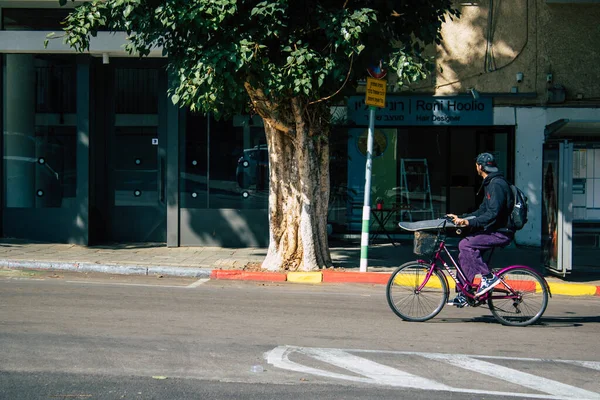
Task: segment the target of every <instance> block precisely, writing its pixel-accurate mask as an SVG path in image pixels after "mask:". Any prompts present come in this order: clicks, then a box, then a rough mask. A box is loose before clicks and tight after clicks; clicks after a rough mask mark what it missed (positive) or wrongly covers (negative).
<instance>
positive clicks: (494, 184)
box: [465, 172, 514, 232]
mask: <svg viewBox="0 0 600 400" xmlns="http://www.w3.org/2000/svg"><path fill="white" fill-rule="evenodd" d="M481 187H482V188H483V190H484V192H483V202H482V203H481V205H480V206H479V209H478V210H477V211H475V212H473V213H470V214H466V215H465V216H466V217H468V216H474V217H476V218H474V219H470V220H469V226H471V227H473V228H478V229H477V230H479V229H481V230H483V231H486V232H494V231H498V230H500V231H510V232H513V230H512V229H510V226H511V224H510V212H511V211H512V204H513V202H514V200H513V194H512V190H511V189H510V187H509V186H508V182H507V181H506V179H505V178H504V175H503V174H502V172H492V173H491V174H489V175H488V176H486V178H485V179H484V180H483V182H482V183H481ZM480 190H481V189H480Z"/></svg>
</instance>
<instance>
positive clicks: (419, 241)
mask: <svg viewBox="0 0 600 400" xmlns="http://www.w3.org/2000/svg"><path fill="white" fill-rule="evenodd" d="M438 244H439V242H438V235H437V233H435V232H427V231H417V232H415V239H414V244H413V253H415V254H416V255H418V256H430V255H432V254H433V253H435V251H436V250H437V249H438Z"/></svg>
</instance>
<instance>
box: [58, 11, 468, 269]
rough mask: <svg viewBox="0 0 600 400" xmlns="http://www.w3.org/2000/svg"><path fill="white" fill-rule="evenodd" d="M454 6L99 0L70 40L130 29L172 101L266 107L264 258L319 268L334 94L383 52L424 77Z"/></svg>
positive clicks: (408, 74)
mask: <svg viewBox="0 0 600 400" xmlns="http://www.w3.org/2000/svg"><path fill="white" fill-rule="evenodd" d="M59 1H60V3H61V5H64V4H66V2H67V0H59ZM446 16H448V17H450V18H453V17H458V16H459V12H458V10H456V9H454V8H452V1H451V0H428V1H423V0H267V1H260V0H93V1H91V2H86V3H83V4H82V5H79V6H78V7H76V8H75V9H74V10H73V11H72V12H71V13H70V15H69V16H68V17H67V18H66V20H65V27H64V31H65V35H64V40H65V42H66V43H68V44H69V45H70V46H71V47H73V48H75V49H77V50H79V51H86V50H89V41H90V37H91V36H95V35H96V34H97V32H98V31H99V30H109V31H126V32H127V34H128V35H129V39H130V42H129V43H128V45H127V50H128V51H129V52H130V53H131V54H137V55H139V56H141V57H143V56H146V55H148V54H149V52H150V50H151V49H152V48H154V47H158V48H162V49H163V54H164V55H166V56H168V67H167V68H168V71H169V73H170V74H172V76H174V77H175V78H176V79H174V80H172V82H174V83H173V84H172V85H171V87H170V88H169V92H168V93H169V95H170V97H171V99H172V101H173V103H176V104H179V105H180V106H188V107H190V109H191V110H197V111H200V112H210V113H213V114H214V115H215V116H216V117H219V116H223V115H225V116H226V115H231V114H234V113H240V112H244V111H247V110H248V109H250V110H251V111H253V112H255V113H258V114H259V115H260V116H261V117H262V119H263V121H264V126H265V133H266V138H267V145H268V152H269V165H270V177H269V179H270V186H269V188H270V193H269V227H270V228H269V229H270V238H269V239H270V244H269V249H268V252H267V256H266V258H265V260H264V262H263V265H262V266H263V268H266V269H270V270H275V269H289V270H298V269H300V270H314V269H318V268H323V267H329V266H331V264H332V262H331V257H330V253H329V245H328V240H327V226H326V225H327V209H328V201H329V186H330V185H329V133H330V130H329V115H330V112H329V109H330V108H329V107H330V105H331V102H332V101H334V100H335V99H336V96H338V97H339V96H340V94H341V93H342V92H343V91H342V89H343V88H344V87H352V86H353V85H354V84H355V83H356V81H357V80H358V79H362V78H364V76H365V74H366V68H367V67H368V66H369V65H371V64H373V63H375V62H379V60H380V59H383V60H386V64H387V66H388V67H389V69H391V70H393V71H395V72H396V73H397V74H398V81H399V83H400V84H402V83H405V82H414V81H416V80H418V79H422V78H425V76H426V73H427V71H428V68H429V67H430V65H431V63H430V60H428V59H427V58H426V57H425V56H424V46H425V45H427V44H430V43H438V44H439V43H440V41H441V34H440V28H441V25H442V23H443V22H444V21H445V18H446ZM248 100H249V101H248Z"/></svg>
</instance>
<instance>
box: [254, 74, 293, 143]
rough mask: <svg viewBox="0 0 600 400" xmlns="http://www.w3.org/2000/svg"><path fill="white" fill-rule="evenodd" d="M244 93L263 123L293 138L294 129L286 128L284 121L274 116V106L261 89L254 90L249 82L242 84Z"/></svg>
mask: <svg viewBox="0 0 600 400" xmlns="http://www.w3.org/2000/svg"><path fill="white" fill-rule="evenodd" d="M244 87H245V88H246V92H247V93H248V95H249V96H250V101H251V102H252V106H253V107H254V110H256V113H257V114H258V115H260V116H261V117H262V119H263V121H264V122H265V123H267V124H269V125H270V126H272V127H273V128H275V129H277V130H278V131H281V132H284V133H285V134H286V135H289V136H290V137H293V136H294V132H295V129H293V128H292V127H290V126H288V125H287V124H286V123H285V122H284V121H281V120H280V119H278V118H277V117H276V116H275V108H276V107H275V105H274V104H273V103H272V102H271V101H269V99H268V98H267V96H265V93H264V92H263V91H262V89H260V88H259V89H255V88H253V87H252V85H250V83H249V82H245V83H244Z"/></svg>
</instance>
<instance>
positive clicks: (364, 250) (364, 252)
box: [360, 70, 387, 272]
mask: <svg viewBox="0 0 600 400" xmlns="http://www.w3.org/2000/svg"><path fill="white" fill-rule="evenodd" d="M369 73H371V72H370V71H369ZM377 76H381V77H383V76H385V70H380V71H379V73H378V75H377ZM386 88H387V86H386V81H384V80H383V79H379V78H367V89H366V93H365V104H366V105H368V106H369V131H368V133H367V163H366V166H365V198H364V204H363V215H362V229H361V235H360V272H367V267H368V264H369V261H368V254H369V225H370V220H371V170H372V168H373V137H374V136H375V110H376V109H377V107H379V108H385V92H386Z"/></svg>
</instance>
